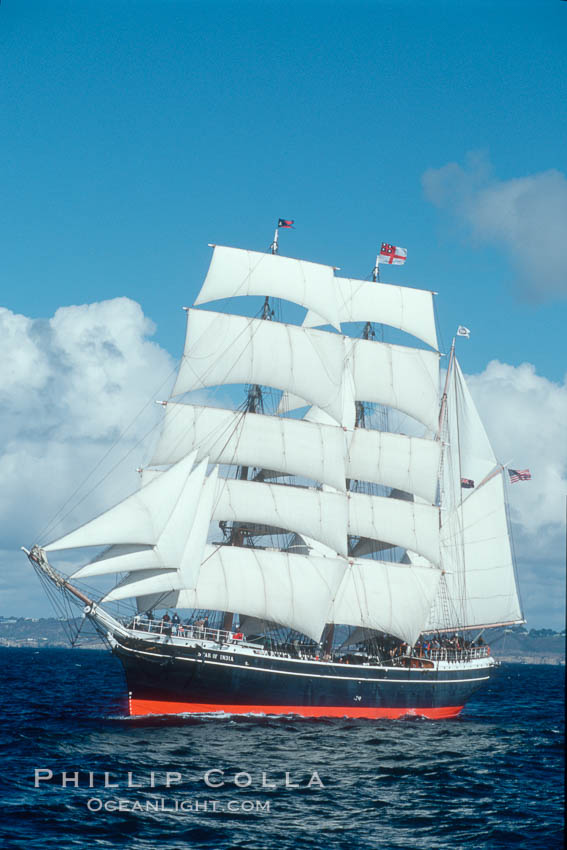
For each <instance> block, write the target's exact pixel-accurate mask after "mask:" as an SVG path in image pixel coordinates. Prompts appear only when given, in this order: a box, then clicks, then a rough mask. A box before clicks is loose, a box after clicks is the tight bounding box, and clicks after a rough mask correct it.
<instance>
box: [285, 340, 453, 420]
mask: <svg viewBox="0 0 567 850" xmlns="http://www.w3.org/2000/svg"><path fill="white" fill-rule="evenodd" d="M323 333H324V332H323ZM332 336H333V337H336V334H333V335H332ZM345 371H346V372H347V375H348V380H349V381H350V382H351V383H352V392H353V393H354V397H355V400H356V401H370V402H376V403H377V404H382V405H384V406H386V407H393V408H395V409H396V410H400V411H401V412H402V413H407V414H408V415H409V416H412V417H413V418H414V419H417V421H418V422H421V423H423V424H424V425H426V426H427V428H429V430H430V431H432V432H434V431H436V430H437V425H438V417H439V355H438V354H437V353H436V352H434V351H424V350H423V349H420V348H409V347H407V346H404V345H390V344H389V343H384V342H373V341H371V340H366V339H350V338H345ZM349 372H350V374H349ZM313 403H315V404H317V403H316V402H313V399H312V398H311V397H310V396H308V395H305V394H304V393H300V392H297V390H296V388H294V389H292V391H291V392H286V393H284V395H283V396H282V398H281V400H280V404H279V406H278V413H287V412H288V411H290V410H294V409H297V408H298V407H304V406H305V405H307V404H313ZM319 406H320V405H319ZM325 412H326V413H330V412H331V411H329V410H326V411H325ZM350 413H351V409H350V408H349V414H350ZM350 421H353V420H352V415H351V419H350V420H349V422H347V416H346V415H345V414H344V415H343V421H342V422H341V424H342V425H346V426H347V427H352V426H351V425H350Z"/></svg>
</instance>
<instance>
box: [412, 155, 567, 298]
mask: <svg viewBox="0 0 567 850" xmlns="http://www.w3.org/2000/svg"><path fill="white" fill-rule="evenodd" d="M422 184H423V187H424V190H425V194H426V197H427V198H428V199H429V200H430V201H431V202H432V203H434V204H435V205H436V206H438V207H440V208H444V209H447V210H449V211H450V212H451V213H453V214H455V215H456V216H457V217H458V218H460V219H461V220H463V221H464V222H465V223H467V224H468V225H469V227H470V229H471V231H472V234H473V235H474V236H475V237H476V238H477V239H479V240H481V241H484V242H490V243H494V244H496V245H497V246H498V247H500V248H502V249H504V250H505V251H506V252H507V253H508V254H509V256H510V259H511V261H512V263H513V264H514V265H515V266H516V268H517V271H518V274H519V280H518V282H519V285H520V288H521V289H522V290H523V292H524V293H525V294H526V295H528V296H529V297H531V298H533V299H534V300H537V301H543V300H546V299H552V298H565V297H567V239H566V238H565V234H566V233H567V179H566V178H565V175H564V174H562V172H560V171H556V170H550V171H544V172H541V173H539V174H532V175H529V176H527V177H517V178H514V179H511V180H504V181H502V180H496V179H495V178H494V177H493V176H492V175H491V171H490V165H489V163H488V162H487V160H486V159H485V158H484V157H483V156H482V155H479V154H473V155H469V157H468V158H467V164H466V166H465V167H464V168H463V167H462V166H460V165H458V164H457V163H454V162H452V163H448V164H447V165H444V166H443V167H442V168H438V169H434V168H431V169H428V170H427V171H426V172H425V173H424V175H423V177H422Z"/></svg>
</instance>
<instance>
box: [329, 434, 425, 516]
mask: <svg viewBox="0 0 567 850" xmlns="http://www.w3.org/2000/svg"><path fill="white" fill-rule="evenodd" d="M346 440H347V446H348V448H347V456H346V475H347V478H351V479H354V480H356V481H370V482H372V483H374V484H383V485H385V486H387V487H395V488H396V489H398V490H405V491H406V492H407V493H413V494H415V495H416V496H421V497H422V498H423V499H425V500H426V501H427V502H429V503H430V504H432V503H433V502H434V501H435V497H436V492H437V481H438V473H439V455H440V443H439V441H434V440H425V439H423V438H421V437H407V436H405V435H403V434H390V433H387V432H382V431H374V430H370V429H365V428H356V429H355V430H354V431H353V432H352V433H351V434H347V435H346Z"/></svg>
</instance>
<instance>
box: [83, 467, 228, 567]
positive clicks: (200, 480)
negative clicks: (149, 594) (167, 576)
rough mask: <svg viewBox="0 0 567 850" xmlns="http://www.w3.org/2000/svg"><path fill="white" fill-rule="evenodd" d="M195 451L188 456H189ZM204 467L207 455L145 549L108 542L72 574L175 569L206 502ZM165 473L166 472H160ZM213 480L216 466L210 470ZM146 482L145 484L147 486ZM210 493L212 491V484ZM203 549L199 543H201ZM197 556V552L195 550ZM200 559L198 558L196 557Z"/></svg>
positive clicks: (207, 523)
mask: <svg viewBox="0 0 567 850" xmlns="http://www.w3.org/2000/svg"><path fill="white" fill-rule="evenodd" d="M193 457H194V455H191V456H190V459H191V458H193ZM206 468H207V461H206V459H205V460H203V461H202V462H201V463H200V464H199V466H197V467H196V468H195V469H194V470H193V471H192V472H191V473H190V474H189V475H188V476H187V479H186V483H185V486H184V487H183V490H182V491H181V493H180V495H179V498H178V500H177V503H176V504H175V505H174V506H173V508H172V511H171V514H170V516H169V519H168V520H167V522H166V523H165V525H164V527H163V529H162V531H161V533H160V534H159V536H158V538H157V540H156V542H155V545H154V546H153V547H152V548H151V549H149V551H147V550H146V551H144V550H143V549H142V547H134V546H124V545H122V544H118V545H115V546H111V547H110V548H109V549H107V550H106V551H105V552H103V553H102V554H101V555H99V556H98V557H97V558H94V559H93V560H92V561H91V562H90V563H89V564H86V566H84V567H82V568H81V569H80V570H78V571H77V572H76V573H75V578H87V577H89V576H97V575H106V574H108V573H118V572H137V571H139V570H145V569H151V568H155V569H177V568H178V567H181V566H182V564H183V558H184V551H185V548H186V546H187V539H188V534H189V532H190V531H191V530H192V529H193V527H194V526H195V524H196V523H197V518H198V516H199V515H200V514H202V512H203V510H204V506H205V504H206V498H205V492H204V489H203V484H204V482H205V472H206ZM163 475H165V473H163ZM212 476H213V478H214V479H215V481H216V470H214V471H213V473H212ZM149 486H150V484H147V485H146V487H149ZM212 486H213V493H212V494H211V496H212V495H214V484H213V485H212ZM211 510H212V501H211V499H209V513H208V515H207V518H206V529H205V532H204V534H205V540H206V534H207V531H208V527H209V521H210V511H211ZM201 551H202V547H201ZM197 555H198V557H200V552H198V553H197ZM199 563H200V561H199Z"/></svg>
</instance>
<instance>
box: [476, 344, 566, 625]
mask: <svg viewBox="0 0 567 850" xmlns="http://www.w3.org/2000/svg"><path fill="white" fill-rule="evenodd" d="M467 384H468V386H469V388H470V391H471V394H472V395H473V397H474V400H475V402H476V404H477V407H478V409H479V411H480V414H481V417H482V419H483V422H484V424H485V427H486V429H487V432H488V435H489V437H490V441H491V443H492V445H493V447H494V450H495V453H496V456H497V457H498V458H499V460H501V461H502V462H504V463H506V462H509V463H510V466H511V467H512V468H515V469H525V468H528V469H530V471H531V473H532V476H533V477H532V480H531V481H528V482H519V483H516V484H511V485H510V487H509V488H508V495H509V502H510V518H511V521H512V528H513V534H514V542H515V551H516V558H517V562H518V568H519V574H520V588H521V592H522V598H523V602H524V608H525V613H526V614H527V617H528V622H530V621H531V622H532V624H533V623H534V622H535V623H536V624H540V625H544V624H546V623H547V624H549V625H550V626H552V627H555V628H562V627H563V626H564V624H565V620H564V618H565V610H564V598H565V562H564V547H565V538H564V535H565V528H564V517H565V499H566V496H567V442H566V440H565V422H567V384H566V383H565V382H563V383H554V382H553V381H549V380H548V379H547V378H544V377H542V376H541V375H538V374H537V373H536V370H535V368H534V366H532V365H531V364H530V363H523V364H522V365H520V366H517V367H516V366H510V365H509V364H507V363H500V362H498V361H497V360H493V361H492V362H490V363H489V364H488V365H487V367H486V369H485V370H484V371H483V372H482V373H480V374H478V375H469V376H467Z"/></svg>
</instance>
